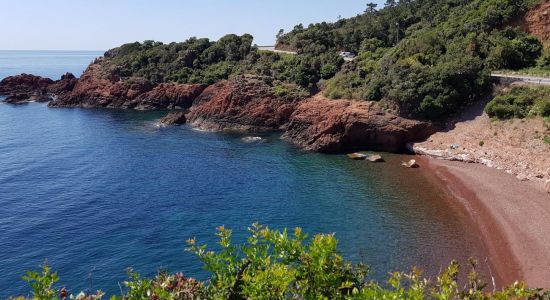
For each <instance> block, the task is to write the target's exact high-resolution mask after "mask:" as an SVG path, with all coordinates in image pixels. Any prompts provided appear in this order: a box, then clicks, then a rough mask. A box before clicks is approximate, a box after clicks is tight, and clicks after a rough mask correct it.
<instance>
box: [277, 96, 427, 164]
mask: <svg viewBox="0 0 550 300" xmlns="http://www.w3.org/2000/svg"><path fill="white" fill-rule="evenodd" d="M434 130H435V129H434V128H433V127H432V126H431V125H430V124H429V123H425V122H421V121H414V120H408V119H404V118H401V117H398V116H395V115H392V114H390V113H387V112H384V111H383V110H382V109H381V108H380V107H379V106H378V105H377V103H375V102H367V101H353V100H329V99H322V98H320V97H317V98H312V99H308V100H306V101H304V102H302V103H301V104H300V105H298V107H297V109H296V111H295V112H294V113H293V114H292V116H291V117H290V122H289V124H288V126H287V131H286V132H285V133H284V135H283V138H284V139H286V140H288V141H290V142H292V143H294V144H296V145H298V146H300V147H302V148H304V149H306V150H311V151H319V152H327V153H339V152H349V151H354V150H365V149H366V150H378V151H390V152H400V151H404V150H405V147H406V144H407V143H409V142H411V141H418V140H422V139H423V138H425V137H426V136H428V135H429V134H431V133H433V132H434Z"/></svg>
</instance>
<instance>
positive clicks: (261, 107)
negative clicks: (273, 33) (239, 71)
mask: <svg viewBox="0 0 550 300" xmlns="http://www.w3.org/2000/svg"><path fill="white" fill-rule="evenodd" d="M300 101H301V99H293V98H291V97H280V96H276V95H275V94H274V92H273V88H272V87H271V86H270V85H268V84H267V83H266V82H264V81H262V80H261V79H260V78H256V77H238V78H235V79H232V80H224V81H221V82H218V83H216V84H214V85H211V86H209V87H208V88H206V89H205V90H204V91H203V92H202V94H201V95H200V96H199V97H198V98H197V99H196V100H195V102H194V103H193V106H192V107H191V109H190V113H189V114H188V116H187V118H188V121H189V123H191V124H192V125H194V126H197V127H200V128H203V129H206V130H248V131H258V130H277V129H282V128H283V127H284V125H285V124H286V123H287V122H288V120H289V118H290V115H291V114H292V112H293V111H294V109H295V107H296V105H297V104H298V103H299V102H300Z"/></svg>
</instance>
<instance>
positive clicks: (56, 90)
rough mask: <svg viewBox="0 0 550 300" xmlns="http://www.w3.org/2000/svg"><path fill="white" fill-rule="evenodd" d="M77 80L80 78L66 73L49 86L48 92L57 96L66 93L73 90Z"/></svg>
mask: <svg viewBox="0 0 550 300" xmlns="http://www.w3.org/2000/svg"><path fill="white" fill-rule="evenodd" d="M77 82H78V78H76V77H75V76H74V75H73V74H71V73H66V74H65V75H63V76H61V80H58V81H56V82H54V83H52V84H50V85H49V86H48V92H49V93H50V94H53V95H56V96H59V95H65V94H67V93H69V92H70V91H72V90H73V88H74V86H75V85H76V83H77Z"/></svg>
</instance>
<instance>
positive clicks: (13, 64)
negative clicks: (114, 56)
mask: <svg viewBox="0 0 550 300" xmlns="http://www.w3.org/2000/svg"><path fill="white" fill-rule="evenodd" d="M101 55H103V52H100V51H11V50H0V80H1V79H3V78H5V77H8V76H12V75H18V74H21V73H30V74H34V75H39V76H43V77H49V78H51V79H53V80H56V79H59V78H60V77H61V75H63V74H65V73H67V72H71V73H73V74H74V75H75V76H76V77H80V75H81V74H82V72H83V71H84V69H85V68H86V66H87V65H88V64H89V63H91V62H92V61H93V60H94V58H96V57H98V56H101Z"/></svg>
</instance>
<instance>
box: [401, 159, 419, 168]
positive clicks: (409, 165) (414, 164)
mask: <svg viewBox="0 0 550 300" xmlns="http://www.w3.org/2000/svg"><path fill="white" fill-rule="evenodd" d="M401 164H402V165H403V166H405V167H407V168H412V169H416V168H418V167H420V166H419V165H418V163H417V162H416V160H414V159H411V160H409V162H403V163H401Z"/></svg>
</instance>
